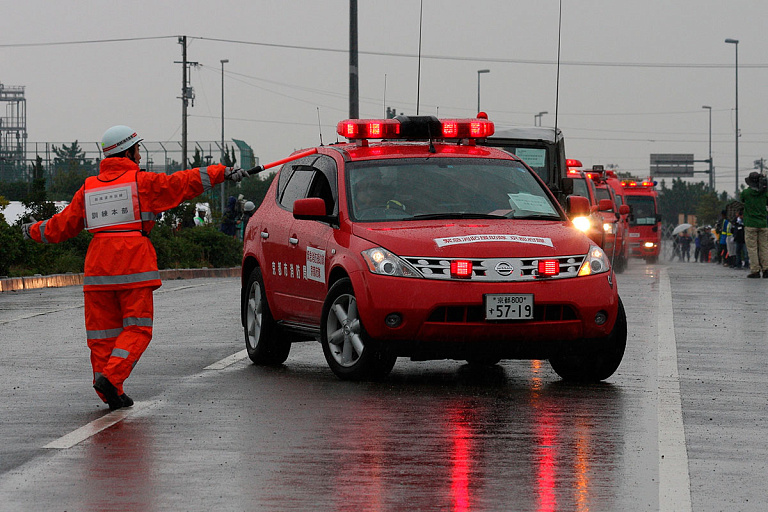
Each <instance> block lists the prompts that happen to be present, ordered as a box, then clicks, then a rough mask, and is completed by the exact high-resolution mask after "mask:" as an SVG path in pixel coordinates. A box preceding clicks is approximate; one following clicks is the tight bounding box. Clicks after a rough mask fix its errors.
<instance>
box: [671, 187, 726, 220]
mask: <svg viewBox="0 0 768 512" xmlns="http://www.w3.org/2000/svg"><path fill="white" fill-rule="evenodd" d="M726 201H727V194H723V197H722V198H718V196H717V194H715V193H714V192H710V191H709V187H708V186H707V185H706V184H705V183H704V182H698V183H687V182H685V181H683V179H682V178H675V179H673V180H672V187H671V188H668V187H667V183H666V180H662V181H661V190H660V191H659V210H660V213H661V217H662V218H663V219H664V220H665V221H667V222H669V223H671V224H673V225H675V224H677V219H678V218H679V215H680V214H681V213H683V214H695V215H696V219H697V223H698V224H699V225H702V224H714V223H715V222H716V221H717V219H718V218H719V217H720V211H721V210H722V209H723V208H724V206H725V203H726Z"/></svg>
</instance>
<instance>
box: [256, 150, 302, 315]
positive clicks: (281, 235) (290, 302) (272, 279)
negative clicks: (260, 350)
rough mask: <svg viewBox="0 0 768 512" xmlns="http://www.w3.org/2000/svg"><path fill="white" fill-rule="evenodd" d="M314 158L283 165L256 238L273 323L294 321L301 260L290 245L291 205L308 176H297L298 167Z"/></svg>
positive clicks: (298, 195) (298, 196) (292, 234)
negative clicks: (273, 202)
mask: <svg viewBox="0 0 768 512" xmlns="http://www.w3.org/2000/svg"><path fill="white" fill-rule="evenodd" d="M315 158H316V157H309V158H303V159H300V160H296V161H295V162H292V163H288V164H285V165H284V166H283V168H282V169H281V170H280V174H279V175H278V177H277V180H278V186H277V197H276V198H275V202H276V203H275V205H274V208H273V210H274V211H273V212H272V214H271V215H269V220H268V221H265V222H264V223H263V225H261V226H260V228H259V229H260V231H259V237H260V241H261V252H262V254H263V260H264V261H263V262H262V265H263V270H262V277H263V279H264V285H265V287H266V290H267V296H268V299H269V304H270V307H271V309H272V314H273V316H274V317H275V319H276V320H281V321H297V320H298V318H300V317H299V316H298V315H297V308H296V297H295V295H296V290H297V288H298V287H297V285H296V283H297V281H300V280H302V279H303V269H302V259H301V258H299V257H298V254H297V251H296V244H294V243H292V241H293V240H294V238H295V235H294V233H293V231H292V229H293V223H294V218H293V202H294V201H295V200H296V199H301V198H303V197H306V194H307V190H308V189H309V185H310V181H311V178H312V176H311V174H309V173H306V172H297V171H296V169H297V168H300V167H301V166H302V165H308V164H310V163H311V162H312V161H313V160H314V159H315Z"/></svg>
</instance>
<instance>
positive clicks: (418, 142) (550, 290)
mask: <svg viewBox="0 0 768 512" xmlns="http://www.w3.org/2000/svg"><path fill="white" fill-rule="evenodd" d="M338 133H339V134H340V135H342V136H344V137H346V138H348V139H350V142H348V143H340V144H334V145H330V146H321V147H318V148H316V154H312V155H310V156H302V157H301V158H298V159H297V160H295V161H293V162H290V163H286V164H284V165H283V166H282V168H281V169H280V171H279V173H278V175H277V176H276V178H275V179H274V181H273V183H272V185H271V187H270V189H269V191H268V193H267V196H266V198H265V200H264V201H263V203H262V204H261V206H260V207H259V208H258V210H257V211H256V213H255V215H253V217H252V218H251V220H250V222H249V224H248V227H247V229H246V232H245V247H244V256H243V266H242V322H243V326H244V332H245V343H246V348H247V350H248V355H249V356H250V358H251V359H252V360H253V361H254V363H256V364H266V365H279V364H282V363H283V362H284V361H285V360H286V359H287V357H288V355H289V351H290V347H291V343H294V342H299V341H305V340H318V341H319V342H320V343H321V344H322V349H323V352H324V355H325V359H326V361H327V363H328V365H329V366H330V368H331V370H332V371H333V372H334V373H335V374H336V375H337V376H338V377H339V378H341V379H350V380H364V379H376V378H382V377H384V376H386V375H387V374H388V373H389V372H390V371H391V370H392V367H393V366H394V364H395V362H396V359H397V358H398V357H410V358H411V359H413V360H429V359H445V358H452V359H458V360H466V361H468V362H469V363H470V364H473V365H488V364H495V363H497V362H498V361H500V360H501V359H506V358H516V359H549V361H550V363H551V365H552V367H553V368H554V370H555V371H556V372H557V373H558V374H559V375H560V376H561V377H562V378H564V379H571V380H584V381H598V380H602V379H606V378H608V377H610V376H611V375H612V374H613V373H614V371H615V370H616V369H617V368H618V366H619V364H620V362H621V360H622V357H623V354H624V348H625V344H626V338H627V323H626V316H625V313H624V308H623V306H622V303H621V300H620V299H619V295H618V291H617V283H616V280H615V276H614V274H613V271H612V269H611V266H610V261H609V258H608V257H607V256H606V254H605V252H603V250H602V249H601V248H600V247H598V246H597V245H595V244H594V243H593V242H591V241H590V240H589V239H588V238H587V237H586V236H584V234H583V233H581V232H580V231H578V230H577V229H575V228H574V227H573V224H572V222H571V221H570V220H569V219H568V217H567V215H566V212H565V211H564V210H563V209H562V207H561V206H560V204H559V203H558V202H557V200H556V199H555V197H554V196H553V194H552V192H550V190H549V189H548V188H547V187H546V186H545V185H544V183H543V182H542V180H541V179H540V178H539V177H538V176H537V175H536V174H535V173H534V172H533V171H532V170H531V169H530V168H529V167H528V166H526V165H525V163H523V162H522V161H521V160H520V159H519V158H517V157H515V156H513V155H511V154H510V153H507V152H505V151H503V150H500V149H496V148H490V147H483V146H481V145H480V144H481V143H482V141H483V139H484V138H485V137H488V136H489V135H491V134H492V133H493V123H492V122H490V121H488V120H485V119H468V120H438V119H437V118H435V117H431V116H421V117H407V116H400V117H398V118H396V119H388V120H359V119H356V120H347V121H342V122H340V123H339V125H338ZM313 153H314V151H313ZM566 204H567V206H568V208H569V210H570V212H569V213H570V214H572V215H576V214H579V215H583V214H588V213H589V211H590V208H589V205H588V203H587V201H586V200H585V199H584V198H581V197H575V196H572V197H570V198H568V200H567V201H566Z"/></svg>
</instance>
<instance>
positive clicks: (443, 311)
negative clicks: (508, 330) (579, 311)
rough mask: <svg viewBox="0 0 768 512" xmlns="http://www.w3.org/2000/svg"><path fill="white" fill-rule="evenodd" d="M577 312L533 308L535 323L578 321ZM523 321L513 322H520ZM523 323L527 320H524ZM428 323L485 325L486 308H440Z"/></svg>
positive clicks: (558, 307)
mask: <svg viewBox="0 0 768 512" xmlns="http://www.w3.org/2000/svg"><path fill="white" fill-rule="evenodd" d="M577 319H578V316H577V315H576V311H575V310H574V309H573V308H572V307H571V306H569V305H567V304H546V305H539V306H534V307H533V321H534V322H545V321H546V322H558V321H565V320H577ZM520 321H521V320H512V322H520ZM522 321H523V322H524V321H525V320H522ZM427 322H432V323H466V324H476V323H484V322H486V320H485V308H484V306H482V305H480V306H477V305H475V306H439V307H437V308H435V309H434V310H433V311H432V313H430V315H429V317H428V318H427Z"/></svg>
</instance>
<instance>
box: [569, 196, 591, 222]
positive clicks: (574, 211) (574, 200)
mask: <svg viewBox="0 0 768 512" xmlns="http://www.w3.org/2000/svg"><path fill="white" fill-rule="evenodd" d="M565 202H566V205H567V206H568V208H567V210H568V216H569V217H586V216H588V215H589V214H590V212H591V211H592V209H591V208H590V206H589V199H587V198H586V197H582V196H573V195H571V196H568V197H567V198H566V200H565Z"/></svg>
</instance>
